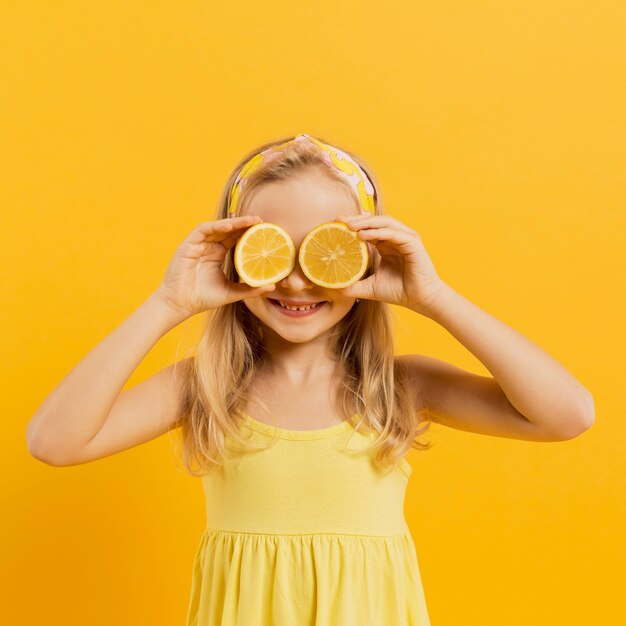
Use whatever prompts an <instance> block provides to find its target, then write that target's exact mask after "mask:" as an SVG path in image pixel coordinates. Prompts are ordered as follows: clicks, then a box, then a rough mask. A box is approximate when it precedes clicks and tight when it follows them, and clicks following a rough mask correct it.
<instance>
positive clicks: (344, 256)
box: [298, 222, 369, 289]
mask: <svg viewBox="0 0 626 626" xmlns="http://www.w3.org/2000/svg"><path fill="white" fill-rule="evenodd" d="M298 261H299V263H300V267H301V268H302V271H303V272H304V274H306V276H307V277H308V278H309V280H311V281H312V282H314V283H316V284H317V285H320V286H321V287H328V288H331V289H342V288H343V287H349V286H350V285H352V284H354V283H356V282H357V281H358V280H359V279H360V278H361V277H362V276H363V274H365V271H366V270H367V263H368V261H369V254H368V251H367V244H366V243H365V242H364V241H363V240H361V239H359V238H358V237H357V231H354V230H351V229H350V228H349V227H348V225H347V224H344V223H343V222H324V223H323V224H320V225H319V226H316V227H315V228H314V229H313V230H311V231H310V232H309V233H307V235H306V237H305V238H304V240H303V241H302V244H301V245H300V251H299V253H298Z"/></svg>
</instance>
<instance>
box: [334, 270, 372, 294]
mask: <svg viewBox="0 0 626 626" xmlns="http://www.w3.org/2000/svg"><path fill="white" fill-rule="evenodd" d="M374 280H375V278H374V275H373V274H372V275H371V276H368V277H367V278H364V279H363V280H359V281H357V282H356V283H354V284H353V285H350V286H349V287H344V288H343V289H337V291H338V292H339V293H341V294H343V295H344V296H347V297H348V298H364V299H371V298H373V296H374Z"/></svg>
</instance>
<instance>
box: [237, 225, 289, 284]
mask: <svg viewBox="0 0 626 626" xmlns="http://www.w3.org/2000/svg"><path fill="white" fill-rule="evenodd" d="M234 256H235V258H234V261H235V269H236V270H237V273H238V274H239V276H240V278H241V280H243V281H244V282H245V283H247V284H248V285H250V286H251V287H262V286H264V285H270V284H272V283H275V282H277V281H279V280H281V279H282V278H284V277H285V276H287V274H289V273H290V272H291V270H292V269H293V267H294V265H295V262H296V247H295V245H294V243H293V240H292V239H291V237H290V236H289V234H288V233H287V232H286V231H285V230H283V229H282V228H281V227H280V226H277V225H276V224H272V223H271V222H261V223H260V224H255V225H254V226H250V228H248V229H247V230H246V231H245V232H244V233H243V235H242V236H241V237H240V238H239V240H238V241H237V244H236V245H235V255H234Z"/></svg>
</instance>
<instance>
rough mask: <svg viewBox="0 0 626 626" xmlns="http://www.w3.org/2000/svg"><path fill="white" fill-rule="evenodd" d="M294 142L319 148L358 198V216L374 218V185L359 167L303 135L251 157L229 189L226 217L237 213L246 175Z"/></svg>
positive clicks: (332, 148) (339, 152)
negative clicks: (301, 142)
mask: <svg viewBox="0 0 626 626" xmlns="http://www.w3.org/2000/svg"><path fill="white" fill-rule="evenodd" d="M296 141H310V142H311V143H314V144H315V145H316V146H318V147H319V148H321V149H322V156H323V158H324V161H326V162H327V163H329V164H330V165H333V166H334V167H336V168H337V169H338V170H339V172H340V173H341V175H342V176H343V177H344V178H345V179H346V180H347V181H348V182H349V183H350V186H351V187H352V189H354V191H355V192H356V194H357V197H358V198H359V204H360V205H361V213H362V214H368V215H374V212H375V207H374V185H372V182H371V181H370V179H369V178H368V177H367V175H366V174H365V172H364V171H363V170H362V169H361V167H360V166H359V164H358V163H357V162H356V161H355V160H354V159H352V157H350V156H349V155H347V154H346V153H345V152H343V151H342V150H339V148H335V147H334V146H329V145H328V144H326V143H322V142H321V141H319V140H318V139H315V138H313V137H311V136H310V135H307V134H306V133H302V134H300V135H298V136H297V137H296V138H295V139H290V140H289V141H286V142H285V143H281V144H279V145H277V146H271V147H270V148H267V150H263V152H259V154H256V155H255V156H253V157H252V158H251V159H250V160H249V161H248V162H247V163H246V164H245V165H244V166H243V167H242V168H241V170H240V172H239V174H238V175H237V178H236V179H235V182H234V183H233V186H232V189H231V190H230V197H229V201H228V215H229V216H232V215H234V214H235V213H236V212H237V206H238V205H239V196H240V195H241V190H242V189H243V188H244V186H245V184H246V180H247V178H248V176H250V174H251V173H252V172H254V170H256V169H257V167H258V166H259V165H260V163H261V161H263V160H265V161H267V160H268V159H272V160H273V159H274V158H276V157H277V156H279V155H280V153H281V152H282V149H283V148H284V147H285V146H287V145H289V144H291V143H295V142H296Z"/></svg>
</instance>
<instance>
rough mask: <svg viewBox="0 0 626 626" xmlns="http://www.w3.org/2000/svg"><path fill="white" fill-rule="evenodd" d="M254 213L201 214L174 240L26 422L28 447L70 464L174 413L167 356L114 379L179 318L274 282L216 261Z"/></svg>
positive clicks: (174, 385)
mask: <svg viewBox="0 0 626 626" xmlns="http://www.w3.org/2000/svg"><path fill="white" fill-rule="evenodd" d="M260 220H261V218H260V217H258V216H252V215H244V216H239V217H234V218H227V219H222V220H217V221H213V222H202V223H201V224H199V225H198V226H197V227H196V228H194V229H193V230H192V231H191V232H190V233H189V235H188V236H187V237H186V238H185V239H184V241H183V242H182V243H181V244H180V245H179V246H178V248H177V250H176V253H175V255H174V258H173V259H172V261H171V262H170V264H169V266H168V268H167V271H166V273H165V278H164V280H163V282H162V283H161V285H159V287H158V289H157V290H156V291H155V292H154V293H152V294H151V295H150V297H149V298H148V299H147V300H146V301H145V302H144V303H143V304H142V305H141V306H140V307H139V308H138V309H137V310H135V311H134V312H133V313H132V314H131V315H130V317H129V318H128V319H126V320H125V321H124V322H123V323H122V324H121V325H120V326H118V327H117V328H116V329H115V330H114V331H113V332H112V333H111V334H110V335H109V336H108V337H105V338H104V339H103V340H102V341H101V342H100V343H99V344H98V345H97V346H96V347H95V348H93V350H91V352H89V353H88V354H87V356H85V357H84V358H83V359H82V361H80V362H79V363H78V365H76V367H74V369H72V370H71V371H70V373H69V374H68V375H67V376H66V377H65V378H64V379H63V380H62V381H61V382H60V383H59V385H58V386H57V387H56V388H55V389H54V390H53V391H52V393H51V394H50V395H49V396H48V397H47V398H46V399H45V401H44V402H43V404H42V405H41V406H40V407H39V408H38V409H37V411H36V412H35V415H34V416H33V417H32V418H31V420H30V422H29V424H28V427H27V429H26V439H27V445H28V450H29V452H30V453H31V455H32V456H34V457H35V458H37V459H39V460H41V461H43V462H45V463H48V464H49V465H76V464H79V463H85V462H87V461H92V460H94V459H98V458H102V457H103V456H108V455H111V454H115V453H116V452H120V451H121V450H126V449H127V448H129V447H132V446H134V445H138V444H140V443H143V442H144V441H148V440H149V439H153V438H154V437H156V436H158V435H159V434H161V433H164V432H165V431H166V430H168V428H169V427H170V425H171V424H172V423H173V422H174V421H176V418H177V417H178V406H177V399H178V389H179V387H180V382H181V380H182V379H181V378H180V377H179V376H178V375H177V373H176V371H175V370H176V367H175V366H176V365H177V364H174V365H172V366H170V367H168V368H165V369H164V370H162V371H161V372H158V373H157V374H155V375H154V376H152V377H151V378H149V379H148V380H146V381H144V382H143V383H141V384H140V385H136V386H135V387H133V388H132V389H127V390H125V391H124V392H122V391H121V390H122V387H123V386H124V384H125V383H126V381H127V380H128V379H129V378H130V375H131V374H132V373H133V372H134V371H135V369H136V368H137V366H138V365H139V363H140V362H141V361H142V360H143V358H144V357H145V356H146V354H147V353H148V352H149V351H150V349H151V348H152V347H153V346H154V344H155V343H156V342H157V341H158V340H159V339H160V338H161V337H162V336H163V335H164V334H165V333H167V332H168V331H169V330H171V329H172V328H174V327H175V326H177V325H178V324H179V323H180V322H182V321H184V320H185V319H187V318H189V317H191V316H193V315H195V314H196V313H200V312H202V311H207V310H209V309H213V308H216V307H219V306H222V305H224V304H228V303H230V302H235V301H237V300H241V299H242V298H246V297H252V296H258V295H260V294H261V293H264V292H266V291H271V290H272V289H274V285H269V286H264V287H258V288H255V287H251V286H249V285H246V284H244V283H239V282H234V281H231V280H229V279H228V278H227V277H226V275H225V274H224V270H223V267H222V264H223V262H224V259H225V258H226V254H227V252H228V250H229V249H230V248H232V247H233V246H234V245H235V244H236V242H237V239H238V238H239V237H240V236H241V234H242V232H243V231H244V230H245V229H246V228H249V227H250V226H251V225H252V224H255V223H258V222H259V221H260Z"/></svg>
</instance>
